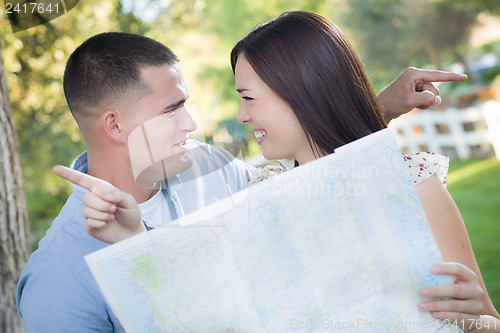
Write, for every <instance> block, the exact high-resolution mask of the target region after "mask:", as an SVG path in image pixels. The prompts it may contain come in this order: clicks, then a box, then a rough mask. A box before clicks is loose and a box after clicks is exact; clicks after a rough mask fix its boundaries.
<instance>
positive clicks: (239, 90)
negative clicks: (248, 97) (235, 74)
mask: <svg viewBox="0 0 500 333" xmlns="http://www.w3.org/2000/svg"><path fill="white" fill-rule="evenodd" d="M236 91H237V92H238V93H240V94H241V93H242V92H244V91H248V89H236Z"/></svg>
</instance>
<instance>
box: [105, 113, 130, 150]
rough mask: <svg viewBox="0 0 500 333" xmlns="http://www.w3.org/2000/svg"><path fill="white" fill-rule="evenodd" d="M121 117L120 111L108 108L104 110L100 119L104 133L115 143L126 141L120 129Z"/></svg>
mask: <svg viewBox="0 0 500 333" xmlns="http://www.w3.org/2000/svg"><path fill="white" fill-rule="evenodd" d="M121 118H122V117H120V113H118V112H117V111H115V110H111V109H109V110H106V111H104V113H103V115H102V117H101V120H102V124H103V128H104V133H106V134H107V135H108V137H109V138H110V139H111V140H113V141H115V142H116V143H120V144H123V143H125V142H126V138H125V136H124V132H123V129H122V123H121Z"/></svg>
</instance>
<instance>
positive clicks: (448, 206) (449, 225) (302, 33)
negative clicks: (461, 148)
mask: <svg viewBox="0 0 500 333" xmlns="http://www.w3.org/2000/svg"><path fill="white" fill-rule="evenodd" d="M231 65H232V68H233V72H234V74H235V81H236V90H237V91H238V93H239V94H240V96H241V105H240V109H239V112H238V121H240V122H241V123H243V124H249V125H251V126H252V129H253V130H254V131H255V136H256V138H257V139H258V143H259V144H260V145H261V146H262V150H263V155H264V157H265V158H267V159H283V158H294V159H295V165H302V164H305V163H307V162H309V161H312V160H314V159H316V158H319V157H321V156H324V155H327V154H331V153H333V152H334V150H335V149H336V148H337V147H339V146H342V145H344V144H346V143H349V142H351V141H354V140H356V139H359V138H361V137H363V136H365V135H368V134H370V133H373V132H375V131H378V130H381V129H383V128H385V127H386V123H385V121H384V118H383V116H382V114H381V112H380V106H379V105H378V104H377V100H376V98H375V94H374V92H373V89H372V87H371V85H370V83H369V81H368V78H367V76H366V74H365V72H364V69H363V66H362V64H361V61H360V60H359V58H358V56H357V55H356V52H355V51H354V49H353V48H352V46H351V45H350V43H349V42H348V41H347V39H346V38H345V36H344V35H343V34H342V32H341V31H340V30H339V29H338V27H336V26H335V25H334V24H333V23H332V22H330V21H329V20H327V19H325V18H324V17H321V16H319V15H317V14H314V13H309V12H288V13H284V14H282V15H281V16H279V17H277V18H275V19H273V20H271V21H270V22H268V23H266V24H264V25H262V26H260V27H258V28H256V29H255V30H253V31H252V32H250V33H249V34H248V35H247V36H246V37H245V38H244V39H242V40H241V41H240V42H238V43H237V44H236V46H235V47H234V48H233V50H232V52H231ZM431 158H432V159H433V161H432V162H430V159H431ZM437 158H438V159H439V156H438V157H437ZM415 160H416V164H415ZM407 162H409V166H410V167H411V166H412V165H413V167H415V166H418V167H419V168H421V169H422V171H423V170H425V172H424V173H423V174H419V173H418V172H417V173H416V174H415V179H414V181H415V183H416V184H417V185H416V189H417V193H418V196H419V199H420V201H421V203H422V206H423V208H424V211H425V213H426V216H427V218H428V221H429V225H430V227H431V229H432V231H433V234H434V236H435V238H436V242H437V244H438V247H439V249H440V251H441V254H442V256H443V259H444V261H446V262H448V263H445V264H442V265H436V266H433V267H432V268H431V271H432V272H433V273H435V274H449V275H452V276H453V277H454V285H449V286H438V287H430V288H423V289H422V290H421V291H420V293H421V295H422V296H424V297H438V298H452V299H447V300H434V301H423V302H420V303H419V309H420V310H422V311H430V312H431V314H432V315H433V316H434V317H436V318H442V319H450V321H452V322H453V321H454V320H456V319H457V320H458V322H459V321H460V320H462V319H464V323H465V325H464V326H465V327H464V329H465V330H466V331H472V330H475V329H479V328H480V326H484V324H485V323H486V322H487V321H489V322H490V323H491V325H490V328H494V327H496V328H497V329H500V325H499V324H498V323H500V321H499V320H498V318H499V315H498V312H497V311H496V310H495V308H494V307H493V304H492V302H491V300H490V298H489V296H488V294H487V292H486V288H485V285H484V282H483V280H482V277H481V273H480V271H479V268H478V265H477V262H476V259H475V257H474V253H473V251H472V247H471V245H470V242H469V239H468V235H467V231H466V229H465V226H464V223H463V220H462V218H461V216H460V213H459V211H458V209H457V207H456V205H455V203H454V201H453V199H452V198H451V196H450V195H449V193H448V192H447V190H446V188H445V186H444V184H443V181H445V179H441V180H440V179H439V178H438V174H439V173H443V168H446V166H445V165H440V163H439V162H438V161H436V155H431V154H429V155H424V154H422V155H414V156H408V157H407ZM445 163H447V160H446V161H445ZM260 178H265V177H260ZM424 179H425V180H424ZM422 180H423V181H422ZM483 290H484V292H483ZM479 315H481V316H479ZM479 318H481V321H477V319H479ZM471 323H472V324H471ZM491 331H493V330H491Z"/></svg>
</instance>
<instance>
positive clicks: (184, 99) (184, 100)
mask: <svg viewBox="0 0 500 333" xmlns="http://www.w3.org/2000/svg"><path fill="white" fill-rule="evenodd" d="M188 98H189V96H187V97H186V98H182V99H180V100H178V101H177V102H175V103H172V104H170V105H169V106H167V107H166V108H165V110H169V109H175V108H178V107H179V106H181V105H182V104H184V103H186V101H187V99H188Z"/></svg>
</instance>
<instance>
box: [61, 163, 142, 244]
mask: <svg viewBox="0 0 500 333" xmlns="http://www.w3.org/2000/svg"><path fill="white" fill-rule="evenodd" d="M53 171H54V173H55V174H56V175H58V176H59V177H61V178H63V179H66V180H69V181H70V182H72V183H73V184H76V185H78V186H80V187H83V188H85V189H87V190H89V191H90V192H88V193H86V194H85V195H84V196H83V198H82V200H83V203H84V204H85V207H84V208H83V210H82V213H83V215H84V216H85V218H86V220H85V230H86V231H87V233H88V234H89V235H90V236H92V237H94V238H97V239H98V240H100V241H102V242H105V243H111V244H113V243H116V242H119V241H121V240H124V239H127V238H129V237H131V236H134V235H137V234H139V233H141V232H143V231H146V227H145V226H144V223H142V220H141V211H140V209H139V206H138V205H137V202H136V201H135V199H134V197H133V196H132V195H130V194H129V193H126V192H123V191H121V190H119V189H118V188H116V187H115V186H113V185H111V184H109V183H107V182H105V181H104V180H101V179H98V178H95V177H92V176H89V175H87V174H84V173H81V172H78V171H76V170H72V169H70V168H67V167H64V166H61V165H56V166H55V167H54V168H53Z"/></svg>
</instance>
